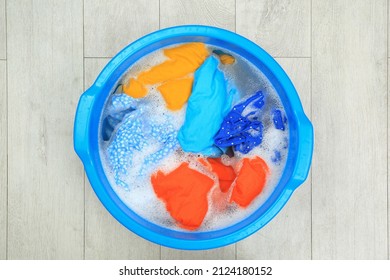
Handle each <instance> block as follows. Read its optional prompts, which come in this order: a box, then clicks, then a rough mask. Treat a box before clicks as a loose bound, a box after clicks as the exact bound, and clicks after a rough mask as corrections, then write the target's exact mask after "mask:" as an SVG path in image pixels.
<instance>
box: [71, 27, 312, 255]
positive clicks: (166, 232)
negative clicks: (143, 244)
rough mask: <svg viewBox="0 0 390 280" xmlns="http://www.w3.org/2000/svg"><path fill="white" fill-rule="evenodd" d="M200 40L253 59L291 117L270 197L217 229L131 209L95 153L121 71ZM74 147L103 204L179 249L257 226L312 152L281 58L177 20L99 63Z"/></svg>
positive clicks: (239, 235)
mask: <svg viewBox="0 0 390 280" xmlns="http://www.w3.org/2000/svg"><path fill="white" fill-rule="evenodd" d="M192 41H196V42H204V43H207V44H211V45H215V46H218V47H223V48H224V49H228V50H231V51H233V52H235V53H237V54H239V55H241V56H242V57H244V58H246V59H248V60H249V61H251V62H252V63H253V64H254V65H255V66H256V67H258V68H259V69H260V70H261V71H262V72H263V73H264V74H265V76H266V77H267V78H268V79H269V81H270V82H271V83H272V85H273V86H274V87H275V89H276V91H277V93H278V94H279V96H280V99H281V101H282V103H283V105H284V108H285V111H286V114H287V117H288V122H289V131H290V138H289V150H288V158H287V162H286V167H285V169H284V172H283V175H282V177H281V179H280V181H279V183H278V185H277V186H276V188H275V190H274V191H273V192H272V194H271V195H270V196H269V198H268V199H267V200H266V201H265V203H264V204H262V205H261V206H260V207H259V208H258V209H257V210H256V211H255V212H254V213H253V214H252V215H250V216H249V217H247V218H245V219H244V220H242V221H240V222H238V223H236V224H234V225H232V226H229V227H226V228H223V229H220V230H215V231H208V232H182V231H177V230H171V229H167V228H164V227H161V226H159V225H156V224H154V223H151V222H149V221H147V220H146V219H144V218H143V217H141V216H139V215H137V214H136V213H134V212H133V211H132V210H131V209H129V208H128V207H127V206H126V205H125V204H124V203H123V202H122V201H121V200H120V198H119V197H118V196H117V194H116V193H115V192H114V190H113V189H112V187H111V186H110V183H109V182H108V180H107V177H106V175H105V173H104V170H103V167H102V162H101V159H100V155H99V144H98V139H99V136H100V133H99V121H100V117H101V113H102V110H103V107H104V104H105V101H106V100H107V98H108V96H109V94H110V93H111V92H112V89H113V87H114V86H115V85H116V83H117V82H118V80H119V79H120V78H121V77H122V75H123V74H124V73H125V72H126V71H127V70H128V69H129V67H130V66H131V65H132V64H133V63H134V62H136V61H137V60H138V59H139V58H141V57H143V56H145V55H147V54H148V53H150V52H152V51H154V50H156V49H159V48H163V47H167V46H169V45H172V44H177V43H184V42H192ZM74 148H75V151H76V153H77V154H78V155H79V157H80V159H81V160H82V162H83V164H84V167H85V171H86V173H87V175H88V178H89V181H90V183H91V185H92V187H93V189H94V191H95V193H96V195H97V196H98V197H99V199H100V201H101V202H102V203H103V205H104V206H105V207H106V209H107V210H108V211H109V212H110V213H111V214H112V216H114V217H115V218H116V219H117V220H118V221H119V222H120V223H122V224H123V225H124V226H125V227H127V228H128V229H129V230H131V231H132V232H134V233H136V234H138V235H139V236H141V237H143V238H145V239H148V240H150V241H152V242H155V243H157V244H161V245H164V246H168V247H172V248H178V249H188V250H196V249H211V248H217V247H221V246H225V245H228V244H231V243H234V242H237V241H238V240H241V239H243V238H245V237H248V236H249V235H251V234H252V233H254V232H256V231H257V230H259V229H261V228H262V227H263V226H264V225H266V224H267V223H268V222H269V221H270V220H271V219H272V218H273V217H274V216H275V215H276V214H277V213H278V212H279V211H280V210H281V209H282V207H283V206H284V205H285V204H286V202H287V201H288V199H289V198H290V196H291V194H292V193H293V191H294V190H295V189H296V188H297V187H298V186H299V185H301V184H302V183H303V182H304V181H305V179H306V177H307V175H308V173H309V168H310V164H311V158H312V153H313V127H312V125H311V123H310V121H309V119H308V118H307V117H306V115H305V114H304V112H303V109H302V105H301V102H300V100H299V97H298V94H297V92H296V90H295V88H294V86H293V84H292V83H291V81H290V79H289V78H288V76H287V75H286V73H285V72H284V71H283V69H282V68H281V67H280V66H279V64H278V63H277V62H276V61H275V60H274V59H273V58H272V57H271V56H270V55H269V54H268V53H267V52H265V51H264V50H263V49H262V48H260V47H259V46H258V45H256V44H254V43H253V42H251V41H249V40H248V39H246V38H244V37H242V36H240V35H237V34H235V33H232V32H230V31H227V30H223V29H219V28H215V27H210V26H195V25H192V26H177V27H172V28H167V29H163V30H159V31H156V32H154V33H151V34H149V35H146V36H144V37H142V38H141V39H139V40H137V41H135V42H133V43H132V44H130V45H129V46H127V47H126V48H124V49H123V50H122V51H121V52H119V53H118V54H117V55H116V56H115V57H114V58H113V59H112V60H111V61H110V62H109V63H108V64H107V66H106V67H105V68H104V69H103V71H102V72H101V73H100V75H99V76H98V77H97V79H96V81H95V83H94V84H93V85H92V86H91V87H90V88H89V89H88V90H87V91H86V92H84V94H83V95H82V96H81V98H80V101H79V104H78V107H77V112H76V117H75V124H74Z"/></svg>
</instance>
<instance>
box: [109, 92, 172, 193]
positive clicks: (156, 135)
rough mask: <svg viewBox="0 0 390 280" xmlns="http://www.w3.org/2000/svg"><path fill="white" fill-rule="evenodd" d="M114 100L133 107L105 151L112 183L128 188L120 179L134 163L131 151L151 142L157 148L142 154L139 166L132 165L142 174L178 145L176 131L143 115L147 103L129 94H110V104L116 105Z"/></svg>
mask: <svg viewBox="0 0 390 280" xmlns="http://www.w3.org/2000/svg"><path fill="white" fill-rule="evenodd" d="M116 103H118V106H119V107H121V109H123V110H124V111H126V110H127V109H128V108H126V106H129V108H132V110H131V111H130V112H128V113H127V114H126V115H125V116H124V117H123V119H122V120H121V122H120V123H119V124H118V125H117V127H116V130H115V133H114V134H113V135H112V137H111V138H112V140H111V141H110V142H109V144H108V147H107V152H108V159H109V162H110V165H111V168H112V170H113V173H114V179H115V182H116V183H117V184H118V185H120V186H122V187H124V188H128V186H127V184H126V183H125V181H124V180H123V178H124V176H125V175H128V171H127V170H128V168H129V166H130V165H131V164H132V163H133V157H134V154H135V153H137V152H140V151H143V150H144V149H146V148H150V146H151V145H153V147H156V150H153V151H151V152H150V154H149V155H148V156H146V157H145V159H144V161H143V164H142V166H136V167H135V168H139V173H138V175H143V174H144V173H145V172H146V171H147V170H148V168H151V167H153V166H154V165H155V164H156V163H158V162H159V161H160V160H161V159H163V158H164V157H166V156H167V155H169V154H170V153H171V152H172V151H174V150H175V149H176V148H177V145H178V142H177V131H176V130H175V129H174V127H173V125H172V124H170V123H169V122H167V121H165V122H163V123H160V122H157V121H155V120H153V119H150V118H148V117H144V114H145V111H146V110H147V108H146V105H144V104H143V103H140V102H137V101H136V100H134V99H132V98H131V97H129V96H126V95H123V94H122V95H115V96H113V99H112V105H113V106H111V107H113V108H115V104H116ZM118 106H117V107H118ZM122 112H123V111H122Z"/></svg>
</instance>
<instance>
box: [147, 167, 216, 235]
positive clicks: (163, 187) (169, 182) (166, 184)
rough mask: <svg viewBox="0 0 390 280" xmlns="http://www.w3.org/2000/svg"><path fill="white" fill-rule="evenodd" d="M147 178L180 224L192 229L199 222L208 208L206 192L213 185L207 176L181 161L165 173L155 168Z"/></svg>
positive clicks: (196, 226)
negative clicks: (153, 172) (173, 168)
mask: <svg viewBox="0 0 390 280" xmlns="http://www.w3.org/2000/svg"><path fill="white" fill-rule="evenodd" d="M151 181H152V185H153V189H154V191H155V193H156V195H157V197H158V198H160V199H162V200H163V201H164V203H165V206H166V209H167V210H168V212H169V214H170V215H171V216H172V218H174V219H175V220H176V221H177V222H178V223H179V225H180V226H181V227H183V228H186V229H190V230H194V229H197V228H198V227H199V226H200V225H201V224H202V222H203V219H204V217H205V216H206V213H207V210H208V201H207V193H208V192H209V191H210V189H211V187H212V186H213V185H214V181H213V180H212V179H211V178H209V177H208V176H206V175H204V174H202V173H200V172H198V171H196V170H194V169H191V168H190V167H189V166H188V163H182V164H181V165H180V166H179V167H178V168H176V169H175V170H173V171H172V172H170V173H168V174H164V173H163V172H161V171H158V172H157V173H156V174H154V175H153V176H152V178H151Z"/></svg>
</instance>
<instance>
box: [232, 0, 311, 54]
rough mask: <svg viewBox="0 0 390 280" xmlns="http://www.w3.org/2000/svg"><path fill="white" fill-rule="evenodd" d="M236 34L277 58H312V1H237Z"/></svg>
mask: <svg viewBox="0 0 390 280" xmlns="http://www.w3.org/2000/svg"><path fill="white" fill-rule="evenodd" d="M236 7H237V15H236V18H237V28H236V32H237V33H239V34H241V35H243V36H245V37H247V38H248V39H251V40H253V41H254V42H256V43H258V44H259V45H260V46H261V47H263V48H264V49H265V50H266V51H267V52H269V53H270V54H271V55H273V56H279V57H310V55H311V50H310V36H311V35H310V25H311V24H310V0H265V1H257V0H240V1H237V4H236Z"/></svg>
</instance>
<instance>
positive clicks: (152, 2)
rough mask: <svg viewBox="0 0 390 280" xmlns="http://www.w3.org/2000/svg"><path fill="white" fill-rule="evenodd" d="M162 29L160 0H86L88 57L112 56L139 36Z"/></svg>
mask: <svg viewBox="0 0 390 280" xmlns="http://www.w3.org/2000/svg"><path fill="white" fill-rule="evenodd" d="M158 29H159V1H158V0H149V1H143V0H125V1H123V0H111V1H104V0H85V1H84V44H85V56H86V57H111V56H114V55H115V54H116V53H117V52H118V51H120V50H121V49H122V48H124V47H125V46H127V45H128V44H130V43H131V42H132V41H134V40H136V39H138V38H139V37H141V36H143V35H145V34H147V33H150V32H152V31H155V30H158Z"/></svg>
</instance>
